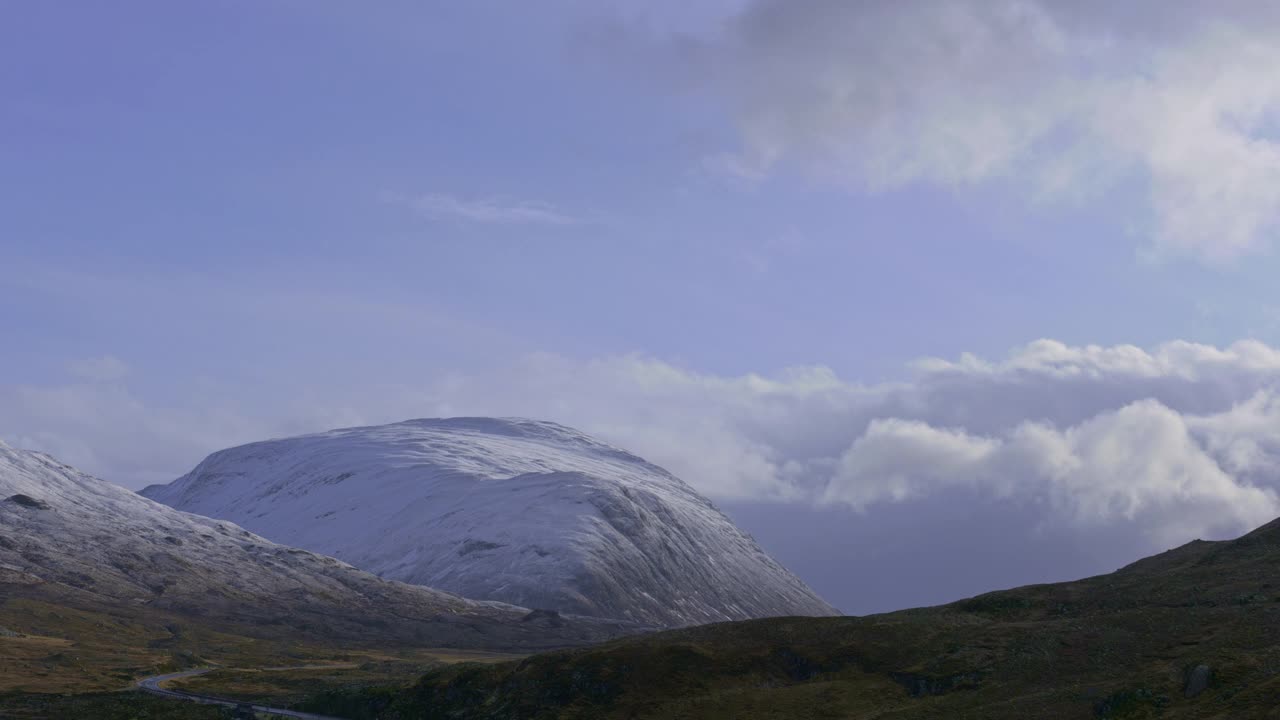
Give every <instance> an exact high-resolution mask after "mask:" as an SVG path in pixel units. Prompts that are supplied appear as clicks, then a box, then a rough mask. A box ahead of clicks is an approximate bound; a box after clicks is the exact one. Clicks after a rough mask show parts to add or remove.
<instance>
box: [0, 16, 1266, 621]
mask: <svg viewBox="0 0 1280 720" xmlns="http://www.w3.org/2000/svg"><path fill="white" fill-rule="evenodd" d="M690 5H695V7H692V8H691V7H689V6H690ZM1114 5H1115V4H1112V3H1104V2H1093V1H1092V0H1088V1H1084V2H1065V1H1050V0H1024V1H1007V2H1006V1H1004V0H994V1H990V2H988V1H980V0H916V1H914V2H910V3H899V2H870V1H865V2H843V1H837V0H813V1H812V2H805V3H794V2H784V1H783V0H719V1H717V2H707V3H697V4H691V3H677V2H673V1H669V0H663V1H661V2H644V3H639V2H634V3H633V2H622V1H621V0H608V1H593V2H587V1H586V0H547V1H546V2H540V3H498V2H490V1H488V0H477V1H476V2H468V3H453V2H407V1H405V2H398V1H396V0H388V1H386V2H381V3H377V4H372V5H371V4H356V3H349V2H340V1H338V0H309V1H306V2H304V1H303V0H256V1H254V2H249V1H248V0H229V1H228V2H219V3H171V2H161V1H159V0H156V1H151V2H148V1H144V0H123V1H121V2H115V3H95V2H77V1H74V0H73V1H68V2H57V3H49V2H36V1H22V0H19V1H18V2H11V3H6V4H5V5H4V6H3V8H0V308H3V309H4V311H5V312H4V315H3V326H2V330H0V439H3V440H4V441H5V442H7V443H9V444H11V445H15V446H20V447H27V448H31V449H37V450H43V451H46V452H50V453H53V454H55V455H56V456H58V457H59V458H60V459H62V460H64V461H66V462H69V463H71V464H74V465H76V466H78V467H81V468H82V469H84V470H86V471H88V472H91V473H94V474H96V475H98V476H100V477H103V478H105V479H108V480H111V481H114V482H118V483H120V484H122V485H124V486H126V487H130V488H140V487H142V486H144V485H147V484H150V483H153V482H167V481H169V480H172V479H174V478H176V477H177V476H179V475H181V474H183V473H185V472H186V471H188V470H190V469H191V468H192V467H194V466H195V464H196V463H197V462H199V460H200V459H202V458H203V457H204V456H205V455H206V454H208V453H209V452H212V451H214V450H217V449H220V448H224V447H228V446H231V445H236V444H240V443H244V442H248V441H252V440H257V439H262V438H266V437H278V436H284V435H291V434H297V433H302V432H310V431H318V430H323V429H328V428H333V427H342V426H351V425H360V424H374V423H382V422H393V421H398V420H403V419H407V418H411V417H433V416H448V415H518V416H528V417H535V418H543V419H549V420H555V421H559V422H563V423H565V424H569V425H572V426H575V427H578V428H580V429H583V430H585V431H588V432H592V433H595V434H597V435H599V436H601V437H603V438H605V439H607V440H609V441H611V442H614V443H616V444H618V445H621V446H623V447H626V448H628V449H630V450H632V451H634V452H637V453H639V454H641V455H642V456H644V457H646V458H648V459H650V460H653V461H655V462H657V463H659V464H661V465H663V466H665V467H667V468H668V469H670V470H672V471H673V472H675V473H676V474H678V475H679V476H681V477H682V478H684V479H685V480H686V481H688V482H689V483H691V484H692V485H693V486H694V487H695V488H698V489H699V490H701V491H702V492H704V493H705V494H707V495H708V496H709V497H711V498H712V499H713V500H714V501H715V502H716V503H717V504H718V505H719V506H720V507H722V508H723V509H724V510H725V511H726V512H728V513H729V514H730V515H731V516H732V517H733V518H735V520H737V521H738V522H739V523H740V524H741V525H742V526H743V527H744V528H745V529H747V530H748V531H749V532H751V533H752V534H753V535H754V536H755V537H756V538H757V540H759V541H760V542H761V544H762V545H764V546H765V548H766V549H768V550H769V551H770V552H772V553H773V554H774V555H775V556H776V557H778V558H779V559H780V560H781V561H782V562H783V563H784V564H786V565H788V566H789V567H791V568H792V569H793V570H795V571H796V572H797V573H798V574H799V575H800V576H801V577H802V578H803V579H805V580H806V581H807V582H809V583H810V584H811V585H812V586H813V587H814V588H815V589H817V590H818V591H819V592H820V593H821V594H823V595H824V597H826V598H827V599H828V600H829V601H831V602H832V603H834V604H835V605H837V606H838V607H840V608H842V609H844V610H846V611H848V612H852V613H865V612H878V611H884V610H890V609H895V608H900V607H907V606H913V605H922V604H931V603H938V602H944V601H949V600H954V599H958V598H961V597H965V596H968V595H972V594H975V593H978V592H982V591H985V590H990V589H995V588H998V587H1009V586H1014V585H1019V584H1025V583H1029V582H1046V581H1054V580H1065V579H1070V578H1073V577H1080V576H1084V575H1089V574H1095V573H1099V572H1109V571H1111V570H1114V569H1116V568H1118V567H1120V566H1122V565H1124V564H1127V563H1128V562H1131V561H1133V560H1136V559H1137V558H1139V557H1142V556H1143V555H1147V554H1151V553H1154V552H1159V551H1162V550H1165V549H1167V548H1169V547H1173V546H1176V545H1178V544H1181V543H1184V542H1187V541H1189V540H1192V539H1195V538H1225V537H1232V536H1235V535H1237V534H1239V533H1241V532H1243V531H1246V530H1248V529H1250V528H1252V527H1255V526H1257V525H1259V524H1261V523H1263V522H1266V521H1267V520H1270V519H1272V518H1273V517H1275V516H1277V515H1280V474H1278V473H1277V472H1276V470H1277V469H1278V468H1280V396H1278V395H1276V394H1275V385H1276V382H1277V380H1280V291H1278V290H1276V289H1275V283H1274V281H1273V278H1275V277H1277V276H1280V260H1278V259H1277V255H1276V245H1277V220H1278V219H1280V215H1278V213H1280V133H1278V132H1277V131H1278V130H1280V126H1278V125H1277V118H1278V117H1280V115H1278V114H1277V113H1278V112H1280V76H1277V75H1276V74H1275V73H1274V72H1273V71H1272V68H1274V67H1276V66H1277V64H1278V63H1280V44H1277V43H1276V42H1275V41H1274V38H1275V37H1276V33H1277V31H1280V11H1278V10H1276V9H1274V7H1273V6H1272V4H1271V3H1267V2H1260V1H1259V2H1244V1H1240V2H1233V1H1230V0H1228V1H1227V2H1223V3H1216V4H1214V5H1213V6H1212V8H1211V7H1210V6H1209V5H1208V4H1204V3H1196V2H1179V1H1175V2H1160V3H1157V2H1154V0H1151V1H1140V2H1134V3H1126V4H1123V6H1122V7H1115V6H1114Z"/></svg>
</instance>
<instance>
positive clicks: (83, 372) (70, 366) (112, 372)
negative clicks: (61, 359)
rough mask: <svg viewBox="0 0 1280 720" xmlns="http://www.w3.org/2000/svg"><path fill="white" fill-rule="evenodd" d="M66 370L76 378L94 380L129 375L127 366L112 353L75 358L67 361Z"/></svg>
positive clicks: (114, 379)
mask: <svg viewBox="0 0 1280 720" xmlns="http://www.w3.org/2000/svg"><path fill="white" fill-rule="evenodd" d="M67 370H68V371H69V372H70V373H71V374H72V375H75V376H76V377H78V378H81V379H84V380H91V381H94V382H114V381H117V380H123V379H124V378H125V377H127V376H128V375H129V366H128V365H127V364H125V362H124V361H123V360H121V359H120V358H118V357H115V356H114V355H103V356H101V357H91V358H84V359H82V360H76V361H73V362H70V363H67Z"/></svg>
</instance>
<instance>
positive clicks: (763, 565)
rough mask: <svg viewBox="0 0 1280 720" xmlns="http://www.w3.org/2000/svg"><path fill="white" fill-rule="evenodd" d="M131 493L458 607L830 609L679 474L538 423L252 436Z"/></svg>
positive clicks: (650, 619)
mask: <svg viewBox="0 0 1280 720" xmlns="http://www.w3.org/2000/svg"><path fill="white" fill-rule="evenodd" d="M142 494H143V495H145V496H146V497H149V498H151V499H154V500H157V501H159V502H162V503H165V504H167V505H171V506H173V507H175V508H178V509H180V510H185V511H188V512H193V513H198V514H201V515H207V516H210V517H216V518H222V519H225V520H231V521H233V522H236V523H238V524H240V525H243V526H244V527H247V528H249V529H250V530H253V531H255V532H258V533H261V534H262V535H263V536H265V537H268V538H271V539H272V540H274V541H276V542H281V543H285V544H287V545H293V546H297V547H303V548H307V549H308V550H312V551H314V552H318V553H322V554H325V555H332V556H335V557H338V558H341V559H342V560H345V561H347V562H349V563H351V564H352V565H355V566H357V567H359V568H362V569H364V570H368V571H370V572H372V573H376V574H377V575H379V576H381V577H384V578H388V579H394V580H399V581H403V582H407V583H414V584H421V585H427V586H430V587H435V588H440V589H443V590H448V591H450V592H455V593H458V594H460V595H463V596H466V597H471V598H477V599H486V600H497V601H503V602H508V603H513V604H516V605H521V606H524V607H531V608H543V609H550V610H556V611H560V612H565V613H575V614H581V615H590V616H596V617H604V618H617V619H622V620H627V621H632V622H637V623H644V624H651V625H660V626H668V627H670V626H684V625H693V624H699V623H707V622H716V621H724V620H741V619H747V618H756V617H767V616H778V615H834V614H837V613H836V611H835V610H834V609H832V608H831V607H830V606H829V605H827V604H826V603H825V602H823V601H822V600H821V599H820V598H819V597H817V595H815V594H814V593H813V591H811V590H810V589H809V588H808V587H806V586H805V584H804V583H803V582H801V581H800V580H799V579H797V578H796V577H795V576H794V575H792V574H791V573H790V572H788V571H787V570H786V569H785V568H783V567H782V566H781V565H779V564H778V563H777V562H776V561H774V560H773V559H772V558H770V557H769V556H768V555H767V554H766V553H765V552H764V551H763V550H762V549H761V548H760V547H759V546H758V545H757V544H756V543H755V541H754V540H752V539H751V537H750V536H748V535H747V534H745V533H743V532H742V531H741V530H739V529H738V528H737V527H735V526H734V524H733V523H732V522H731V521H730V520H729V519H728V518H727V517H725V516H724V515H723V514H722V513H721V512H720V511H719V510H717V509H716V508H715V506H714V505H712V504H711V502H710V501H708V500H707V499H706V498H704V497H702V496H701V495H699V494H698V493H697V492H695V491H694V490H693V489H692V488H690V487H689V486H688V485H686V484H685V483H684V482H683V481H681V480H680V479H678V478H676V477H675V476H673V475H671V474H670V473H668V472H667V471H665V470H663V469H662V468H659V467H657V466H655V465H652V464H650V463H648V462H645V461H644V460H642V459H640V458H638V457H636V456H634V455H632V454H630V453H628V452H625V451H623V450H620V449H618V448H616V447H612V446H610V445H608V444H606V443H603V442H601V441H599V440H596V439H594V438H591V437H589V436H587V435H585V434H583V433H581V432H578V431H576V430H573V429H570V428H567V427H564V426H561V425H557V424H554V423H549V422H538V421H531V420H519V419H493V418H453V419H445V420H411V421H406V422H402V423H396V424H392V425H384V426H377V427H362V428H349V429H343V430H333V431H330V432H325V433H319V434H315V435H306V436H301V437H294V438H287V439H280V440H270V441H266V442H259V443H253V444H250V445H245V446H242V447H237V448H231V449H228V450H223V451H220V452H217V453H214V454H213V455H210V456H209V457H208V458H207V459H205V460H204V461H203V462H202V463H200V465H199V466H198V467H196V468H195V469H194V470H193V471H192V472H191V473H189V474H187V475H186V476H184V477H182V478H180V479H178V480H177V481H175V482H173V483H171V484H169V485H163V486H152V487H149V488H147V489H146V490H144V491H142Z"/></svg>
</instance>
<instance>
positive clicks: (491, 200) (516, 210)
mask: <svg viewBox="0 0 1280 720" xmlns="http://www.w3.org/2000/svg"><path fill="white" fill-rule="evenodd" d="M388 199H389V200H390V201H392V202H395V203H397V204H401V205H407V206H409V207H411V208H413V209H414V210H416V211H418V212H419V213H421V214H422V215H425V216H426V217H428V218H431V219H433V220H461V221H465V222H473V223H484V224H490V225H577V224H579V223H581V222H583V219H582V218H579V217H576V216H574V215H570V214H568V213H566V212H564V211H562V210H560V209H559V208H556V207H555V206H553V205H550V204H548V203H544V202H538V201H533V200H514V199H511V198H504V197H485V198H465V197H460V196H458V195H452V194H449V193H424V194H421V195H412V196H405V195H391V196H388Z"/></svg>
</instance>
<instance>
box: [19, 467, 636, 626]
mask: <svg viewBox="0 0 1280 720" xmlns="http://www.w3.org/2000/svg"><path fill="white" fill-rule="evenodd" d="M15 598H24V599H27V600H38V601H41V602H43V603H45V604H46V605H47V604H48V603H53V604H55V605H58V606H60V607H72V606H74V607H93V608H129V609H131V610H137V611H140V612H141V611H148V610H150V611H155V612H158V613H161V612H162V613H167V614H171V615H179V616H184V617H189V618H194V619H196V620H198V621H199V622H203V623H216V624H224V625H225V624H232V625H236V626H237V627H240V628H244V627H249V628H253V627H259V628H264V627H271V628H276V629H277V630H285V631H288V632H290V633H293V634H294V635H309V636H315V637H320V638H323V639H325V640H327V641H341V640H343V639H352V638H358V639H362V640H370V639H376V638H380V637H385V638H395V639H396V640H397V642H398V643H417V644H420V645H428V646H441V647H484V648H535V647H544V648H545V647H560V646H565V645H571V644H576V643H582V642H589V641H596V640H600V639H603V638H606V637H610V636H613V635H617V634H619V633H620V632H625V631H626V630H627V629H626V628H622V627H620V626H618V625H614V626H609V625H607V624H604V623H601V622H600V621H597V620H591V619H585V618H584V619H578V618H558V620H559V622H558V623H550V622H547V621H545V620H542V619H540V618H539V617H538V616H536V615H535V616H532V617H531V616H530V613H529V611H528V610H525V609H523V608H518V607H514V606H510V605H504V604H502V603H493V602H475V601H471V600H467V599H464V598H461V597H458V596H456V595H453V594H450V593H447V592H441V591H438V590H433V589H430V588H426V587H420V586H416V585H406V584H403V583H398V582H392V581H388V580H384V579H382V578H379V577H377V576H375V575H372V574H370V573H367V572H363V571H361V570H358V569H356V568H354V567H352V566H351V565H348V564H347V563H345V562H342V561H340V560H336V559H334V558H330V557H323V556H321V555H317V554H315V553H313V552H310V551H307V550H301V549H297V548H291V547H285V546H283V545H277V544H275V543H273V542H270V541H268V540H266V539H264V538H262V537H259V536H257V535H254V534H253V533H251V532H249V531H247V530H245V529H243V528H241V527H238V526H237V525H234V524H232V523H230V522H226V521H221V520H211V519H208V518H204V517H198V516H196V515H191V514H188V513H185V512H180V511H177V510H174V509H172V508H170V507H167V506H165V505H161V504H160V503H156V502H152V501H151V500H147V499H146V498H143V497H141V496H139V495H137V494H136V493H133V492H130V491H128V490H125V489H124V488H121V487H118V486H116V485H113V484H111V483H108V482H105V481H103V480H99V479H97V478H94V477H90V476H88V475H85V474H83V473H81V472H79V471H77V470H75V469H74V468H72V467H69V466H67V465H64V464H62V463H60V462H58V461H57V460H55V459H53V458H52V457H49V456H48V455H45V454H42V453H35V452H28V451H23V450H16V449H13V448H10V447H8V446H7V445H4V444H3V443H0V604H3V603H4V602H9V601H12V600H14V599H15ZM32 607H35V606H32ZM40 607H45V605H41V606H40ZM14 612H17V611H14ZM17 616H18V617H21V614H20V613H18V615H17ZM46 620H47V618H46ZM47 624H48V623H47ZM52 624H53V625H56V624H57V623H56V622H52Z"/></svg>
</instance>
